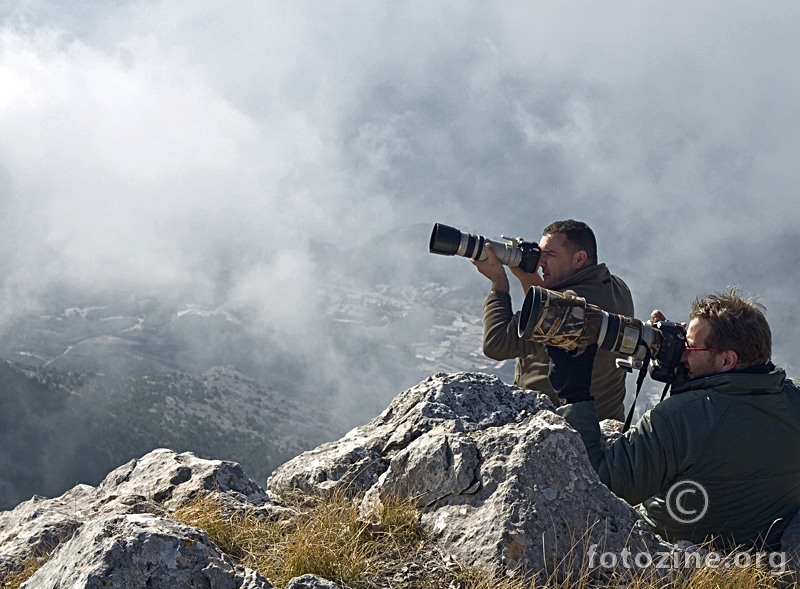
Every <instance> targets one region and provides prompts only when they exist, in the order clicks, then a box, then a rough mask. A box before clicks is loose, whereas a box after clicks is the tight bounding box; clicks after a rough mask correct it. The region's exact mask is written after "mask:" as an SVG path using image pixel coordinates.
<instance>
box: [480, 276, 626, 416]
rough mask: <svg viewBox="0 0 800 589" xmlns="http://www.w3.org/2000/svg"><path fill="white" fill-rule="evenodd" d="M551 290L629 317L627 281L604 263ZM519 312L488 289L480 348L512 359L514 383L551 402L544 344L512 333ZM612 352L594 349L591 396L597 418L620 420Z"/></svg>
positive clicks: (620, 388) (621, 387) (621, 388)
mask: <svg viewBox="0 0 800 589" xmlns="http://www.w3.org/2000/svg"><path fill="white" fill-rule="evenodd" d="M551 290H557V291H562V292H568V293H569V294H574V295H577V296H579V297H583V298H585V299H586V301H587V302H588V303H591V304H593V305H597V306H598V307H600V308H601V309H603V310H604V311H608V312H609V313H618V314H620V315H627V316H628V317H633V299H632V298H631V291H630V289H629V288H628V286H627V285H626V284H625V283H624V282H623V281H622V279H620V278H619V277H617V276H614V275H613V274H611V272H609V271H608V268H606V265H605V264H595V265H593V266H589V267H588V268H583V269H582V270H579V271H578V272H577V273H575V274H573V275H572V276H570V277H569V278H567V279H566V280H563V281H561V282H560V283H558V284H556V285H554V287H553V288H552V289H551ZM518 325H519V312H517V313H513V312H512V310H511V295H509V294H508V293H507V292H494V291H492V292H491V293H489V296H487V297H486V300H485V301H484V302H483V353H484V354H485V355H486V356H488V357H489V358H492V359H494V360H511V359H512V358H517V368H516V372H515V374H514V384H515V385H517V386H518V387H522V388H524V389H530V390H535V391H540V392H542V393H546V394H547V395H548V396H549V397H550V399H551V400H552V401H553V403H554V404H556V405H558V404H559V400H558V396H557V395H556V393H555V391H553V387H552V386H551V385H550V381H549V380H548V379H547V366H548V364H549V363H550V358H549V357H548V356H547V352H546V351H545V349H544V345H543V344H537V343H536V342H532V341H528V340H524V339H522V338H521V337H519V335H518V333H517V326H518ZM616 358H617V356H614V355H613V354H610V353H609V352H606V351H605V350H599V351H598V352H597V356H596V358H595V363H594V369H593V370H592V388H591V393H592V396H594V398H595V399H596V400H597V412H598V414H599V416H600V419H617V420H619V421H622V420H624V418H625V416H624V408H623V402H624V400H625V376H626V374H627V373H626V372H625V371H624V370H622V369H619V368H617V367H616V364H615V360H616Z"/></svg>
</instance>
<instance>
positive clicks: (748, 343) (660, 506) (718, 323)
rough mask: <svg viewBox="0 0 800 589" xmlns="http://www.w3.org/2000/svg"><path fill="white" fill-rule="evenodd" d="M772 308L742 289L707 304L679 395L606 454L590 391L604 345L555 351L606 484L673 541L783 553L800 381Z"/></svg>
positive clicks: (796, 465) (569, 413)
mask: <svg viewBox="0 0 800 589" xmlns="http://www.w3.org/2000/svg"><path fill="white" fill-rule="evenodd" d="M764 310H765V309H764V307H763V306H762V305H760V304H759V303H757V302H755V301H754V300H749V299H743V298H741V297H739V296H738V294H737V288H736V287H734V288H732V289H730V290H728V291H725V292H723V293H720V294H715V295H708V296H706V297H703V298H701V299H697V300H696V301H695V303H694V305H693V306H692V310H691V313H690V315H689V317H690V321H689V325H688V329H687V330H686V343H687V348H686V350H685V351H684V353H683V357H682V359H681V363H682V370H681V371H680V374H679V375H678V376H679V378H678V379H676V382H675V383H674V384H673V389H672V395H671V396H670V397H669V398H668V399H666V400H665V401H663V402H662V403H659V404H658V405H656V406H655V407H654V408H653V409H651V410H650V411H648V412H647V413H645V414H644V416H642V418H641V420H640V421H639V422H638V424H636V426H634V427H633V428H632V429H631V430H629V431H628V432H626V433H625V434H624V435H623V436H622V437H620V438H618V439H617V440H615V441H614V442H613V443H611V444H610V445H608V447H606V448H605V449H604V448H603V447H602V444H601V437H600V429H599V427H598V424H597V414H596V411H595V402H594V400H593V399H592V397H591V394H590V392H589V384H590V378H589V377H588V375H589V374H591V366H592V362H593V356H594V352H595V350H596V345H595V346H591V347H589V348H586V350H585V351H584V352H583V353H582V354H570V353H568V352H565V351H564V350H560V349H557V348H551V347H548V348H547V351H548V354H549V355H550V358H551V363H550V380H551V382H552V384H553V387H554V389H555V390H556V392H557V393H558V395H559V397H560V398H561V399H562V400H563V401H564V402H565V403H566V404H565V405H563V406H562V407H559V409H558V413H559V414H561V415H562V416H563V417H564V419H566V420H567V422H569V424H570V425H572V426H573V427H574V428H575V429H576V430H578V432H579V433H580V434H581V437H582V438H583V442H584V445H585V446H586V452H587V454H588V456H589V459H590V461H591V463H592V466H593V467H594V469H595V470H596V471H597V473H598V475H599V476H600V480H602V481H603V482H604V483H605V484H606V485H607V486H608V487H609V488H610V489H611V490H612V491H613V492H614V493H615V494H617V495H619V496H620V497H622V498H623V499H625V500H626V501H628V502H629V503H630V504H632V505H637V504H640V505H639V511H640V512H641V515H642V517H643V518H644V519H645V520H646V521H647V523H648V524H649V525H650V526H651V527H652V529H653V530H654V531H655V532H656V533H658V534H660V535H662V536H663V537H665V538H667V539H669V540H671V541H675V540H690V541H692V542H695V543H702V542H704V541H706V540H709V539H711V540H712V541H713V542H714V543H715V545H716V546H717V547H718V548H722V549H733V548H734V547H738V546H744V547H748V548H756V549H758V550H761V549H771V550H777V549H778V547H779V546H780V537H781V535H782V534H783V531H784V529H785V528H786V527H787V525H788V524H789V521H790V520H791V519H792V517H793V515H794V514H795V513H796V512H797V510H798V507H800V388H798V384H800V383H798V381H794V380H792V379H789V378H787V377H786V373H785V372H784V371H783V369H781V368H779V367H777V366H775V365H774V364H773V363H772V362H771V361H770V357H771V353H772V336H771V332H770V328H769V324H768V323H767V320H766V318H765V317H764V313H763V311H764ZM652 319H653V320H663V319H664V316H663V315H662V314H661V313H660V312H658V311H654V312H653V315H652Z"/></svg>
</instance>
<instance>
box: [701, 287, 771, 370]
mask: <svg viewBox="0 0 800 589" xmlns="http://www.w3.org/2000/svg"><path fill="white" fill-rule="evenodd" d="M738 290H739V287H738V286H734V287H731V288H729V289H727V290H725V291H723V292H721V293H717V294H711V295H707V296H705V297H703V298H697V299H695V301H694V304H693V305H692V311H691V313H689V318H690V319H702V320H703V321H705V322H706V323H708V327H709V330H708V335H707V336H706V346H707V347H709V348H716V349H717V350H720V351H725V350H733V351H734V352H736V355H737V356H738V357H739V360H738V364H739V365H740V366H739V367H740V368H747V367H749V366H758V365H760V364H766V363H767V362H769V359H770V358H771V357H772V332H771V331H770V329H769V324H768V323H767V318H766V317H765V316H764V312H765V311H766V310H767V309H766V307H764V305H762V304H761V303H759V302H758V301H756V300H755V299H743V298H741V297H740V296H739V295H738V294H737V291H738Z"/></svg>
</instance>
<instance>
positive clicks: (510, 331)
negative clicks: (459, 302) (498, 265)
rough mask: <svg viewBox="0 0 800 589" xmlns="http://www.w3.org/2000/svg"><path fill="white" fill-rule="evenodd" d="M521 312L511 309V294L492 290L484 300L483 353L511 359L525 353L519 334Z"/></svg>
mask: <svg viewBox="0 0 800 589" xmlns="http://www.w3.org/2000/svg"><path fill="white" fill-rule="evenodd" d="M518 323H519V313H516V314H515V313H512V311H511V295H510V294H508V293H507V292H494V291H492V292H490V293H489V296H487V297H486V300H484V301H483V353H484V354H485V355H486V356H487V357H489V358H491V359H493V360H511V359H512V358H519V357H520V356H523V355H524V354H525V348H524V345H525V341H524V340H523V339H522V338H520V337H519V335H518V334H517V325H518Z"/></svg>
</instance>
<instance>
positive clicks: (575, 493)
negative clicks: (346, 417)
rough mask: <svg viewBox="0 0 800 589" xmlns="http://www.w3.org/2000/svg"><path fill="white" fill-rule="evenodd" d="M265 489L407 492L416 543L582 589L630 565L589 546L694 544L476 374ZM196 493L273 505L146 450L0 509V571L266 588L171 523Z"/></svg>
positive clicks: (185, 462)
mask: <svg viewBox="0 0 800 589" xmlns="http://www.w3.org/2000/svg"><path fill="white" fill-rule="evenodd" d="M602 431H603V435H604V437H606V439H612V438H613V437H614V436H617V435H619V433H620V428H619V424H618V423H615V422H604V423H603V424H602ZM268 484H269V488H270V491H271V493H272V494H273V495H274V497H273V498H274V499H276V500H279V499H280V497H281V496H288V495H290V494H297V493H305V494H313V495H317V496H327V495H331V494H334V493H343V494H346V495H349V496H353V497H355V496H357V495H359V496H361V495H362V494H363V496H361V498H360V499H359V501H360V503H359V510H360V513H361V516H362V517H363V518H365V519H371V518H374V517H375V515H376V512H379V511H380V510H381V508H382V507H383V506H384V503H385V501H386V500H387V498H389V497H395V496H397V495H400V496H403V497H408V498H411V499H412V500H413V501H415V502H416V504H417V505H418V507H419V508H420V510H421V511H422V524H423V525H424V527H425V528H426V529H427V531H428V534H429V538H430V540H431V541H432V542H433V543H434V546H433V547H431V549H432V550H436V551H441V552H442V553H445V554H447V558H448V559H449V560H450V561H451V562H452V561H453V560H455V561H457V563H458V564H456V562H453V564H454V566H461V565H470V566H474V567H478V568H481V569H484V570H485V571H487V572H491V573H513V574H517V575H525V576H527V577H530V578H532V579H533V578H535V579H536V580H539V581H544V580H545V579H547V578H549V577H551V575H554V576H555V577H556V578H559V579H561V580H564V579H568V578H571V579H572V581H575V580H576V579H577V575H578V574H579V571H580V574H581V575H582V576H581V579H580V581H579V582H580V583H583V584H586V583H588V582H594V581H602V580H604V579H606V578H608V577H609V576H611V575H614V576H615V578H616V580H619V576H620V575H623V576H624V575H625V574H627V573H630V572H633V571H631V570H627V571H626V570H622V571H620V570H619V569H608V568H606V569H603V568H601V566H600V564H601V563H600V562H599V559H598V560H596V561H595V560H594V557H593V556H590V555H592V554H595V555H597V554H601V553H612V554H616V555H622V554H625V553H626V552H627V553H628V554H637V553H647V554H649V555H651V559H650V561H651V562H652V561H653V560H655V558H652V557H655V556H656V553H662V554H663V553H665V552H666V553H669V552H674V551H678V552H680V551H692V550H696V547H694V546H693V545H681V546H678V545H672V544H668V543H665V542H663V541H662V540H661V539H660V538H659V537H658V536H655V535H654V534H653V533H651V532H650V530H649V528H647V527H646V526H645V525H644V523H643V522H642V520H641V519H640V518H639V517H638V514H637V513H636V511H635V510H634V509H633V508H631V506H629V505H628V504H627V503H625V502H624V501H622V500H621V499H619V498H617V497H616V496H615V495H613V494H612V493H611V492H610V491H609V490H608V489H607V488H606V487H605V486H604V485H603V484H602V483H601V482H600V480H599V478H598V477H597V474H596V473H595V472H594V470H593V469H592V467H591V465H590V463H589V461H588V458H587V457H586V453H585V450H584V447H583V443H582V441H581V438H580V436H579V435H578V433H577V432H575V431H574V430H573V429H572V428H571V427H570V426H569V425H568V424H567V423H566V422H565V421H564V420H563V419H562V418H561V417H560V416H558V415H557V414H556V413H554V412H553V406H552V404H551V403H550V401H549V399H548V398H547V397H546V396H544V395H538V394H536V393H533V392H531V391H524V390H522V389H519V388H517V387H513V386H508V385H506V384H504V383H503V382H501V381H500V380H498V379H496V378H494V377H491V376H488V375H484V374H473V373H458V374H438V375H436V376H433V377H430V378H428V379H426V380H425V381H423V382H422V383H420V384H419V385H417V386H415V387H413V388H411V389H409V390H407V391H405V392H404V393H401V394H400V395H398V396H397V397H396V398H395V399H394V401H392V403H391V405H390V406H389V407H388V408H387V409H386V411H384V412H383V413H382V414H381V415H379V416H378V417H376V418H375V419H373V420H372V421H370V422H369V423H368V424H366V425H364V426H361V427H359V428H356V429H354V430H352V431H351V432H349V433H348V434H346V435H345V436H344V437H343V438H342V439H341V440H338V441H336V442H331V443H327V444H323V445H322V446H320V447H318V448H316V449H315V450H312V451H309V452H306V453H304V454H302V455H300V456H298V457H296V458H295V459H293V460H291V461H289V462H288V463H286V464H284V465H283V466H281V467H280V468H279V469H277V470H276V471H275V473H274V474H273V476H272V477H271V478H270V479H269V483H268ZM200 493H212V494H214V495H215V496H216V498H217V500H218V503H220V504H221V505H223V507H224V511H225V512H227V513H231V514H232V513H235V512H244V511H246V512H247V514H248V516H250V515H255V516H256V517H258V518H259V519H264V520H267V519H273V518H278V517H280V516H281V515H283V514H285V513H286V508H283V507H280V506H279V505H277V504H275V503H273V501H272V500H271V499H270V497H269V496H268V495H267V493H266V492H265V491H264V490H263V489H261V488H260V487H259V486H258V485H257V484H255V483H254V482H253V481H252V480H250V479H249V478H248V477H247V475H246V474H245V473H244V472H243V471H242V469H241V467H239V466H238V465H237V464H234V463H230V462H224V461H211V460H202V459H199V458H197V457H196V456H194V455H193V454H189V453H185V454H176V453H175V452H172V451H170V450H163V449H162V450H155V451H153V452H151V453H149V454H147V455H145V456H144V457H142V458H140V459H137V460H133V461H131V462H129V463H128V464H125V465H123V466H121V467H119V468H118V469H116V470H114V471H113V472H111V473H110V474H109V475H108V476H107V477H106V478H105V480H103V482H102V483H101V484H100V485H98V486H97V487H90V486H88V485H78V486H76V487H75V488H73V489H72V490H70V491H68V492H67V493H65V494H64V495H62V496H60V497H57V498H55V499H44V498H42V497H34V498H33V499H31V500H30V501H27V502H25V503H22V504H20V505H19V506H17V507H16V508H15V509H14V510H12V511H9V512H4V513H0V575H2V574H3V573H5V572H8V571H12V570H18V569H19V568H21V566H22V564H23V563H24V562H25V561H26V560H28V559H29V558H30V557H35V556H38V555H42V554H50V559H49V561H48V562H47V563H46V564H45V565H44V566H42V568H41V569H39V571H37V572H36V573H35V574H34V576H33V577H31V578H30V579H29V580H28V581H27V582H26V584H25V585H24V587H26V589H28V588H33V587H70V588H76V589H82V588H90V587H91V588H94V587H98V588H99V587H105V586H114V587H118V588H119V587H122V588H123V589H134V588H138V587H143V586H149V587H216V588H223V589H227V588H230V589H240V588H241V589H260V588H264V587H270V585H269V582H268V581H267V580H266V579H264V578H263V577H261V576H259V575H258V574H257V573H255V572H254V571H252V570H249V569H243V568H241V567H238V566H236V565H235V564H234V563H233V561H232V560H231V559H230V558H229V557H228V556H227V555H225V554H224V553H223V552H222V551H220V549H219V548H218V547H217V546H215V545H214V544H213V542H211V541H210V540H209V538H208V536H207V534H206V533H205V532H204V531H202V530H199V529H196V528H192V527H189V526H186V525H184V524H182V523H178V522H176V521H174V520H172V519H170V515H171V514H173V513H174V511H175V510H176V509H179V508H181V507H183V506H186V505H188V504H190V503H191V502H192V500H193V499H194V498H195V497H196V496H197V495H198V494H200ZM795 519H796V520H797V519H798V518H795ZM281 521H282V522H283V521H284V520H283V519H282V520H281ZM798 521H800V520H798ZM370 527H371V526H370ZM798 528H800V523H798V522H797V521H796V522H793V524H792V526H790V530H794V532H787V534H786V535H785V537H784V541H785V543H790V542H791V541H792V538H795V540H794V542H795V544H794V545H793V546H794V547H796V546H797V545H800V544H798V541H797V540H796V538H800V533H796V532H797V529H798ZM793 534H794V535H793ZM787 546H788V545H787ZM786 549H787V550H795V551H796V550H797V549H796V548H793V547H792V546H788V547H787V548H786ZM798 554H800V552H798ZM587 560H589V561H594V565H590V566H587ZM593 567H594V568H593ZM408 570H410V569H408ZM634 570H635V569H634ZM637 572H640V571H637ZM653 572H654V573H655V572H657V571H653ZM412 576H413V575H411V573H409V578H411V577H412ZM403 578H405V577H403ZM415 578H416V577H415ZM306 587H307V588H312V587H314V588H319V589H323V588H325V589H334V588H335V587H336V585H335V584H334V583H332V582H330V581H327V580H325V579H321V578H319V577H314V576H312V575H304V576H301V577H296V578H294V579H291V580H290V581H289V582H288V584H287V585H286V589H302V588H306Z"/></svg>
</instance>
